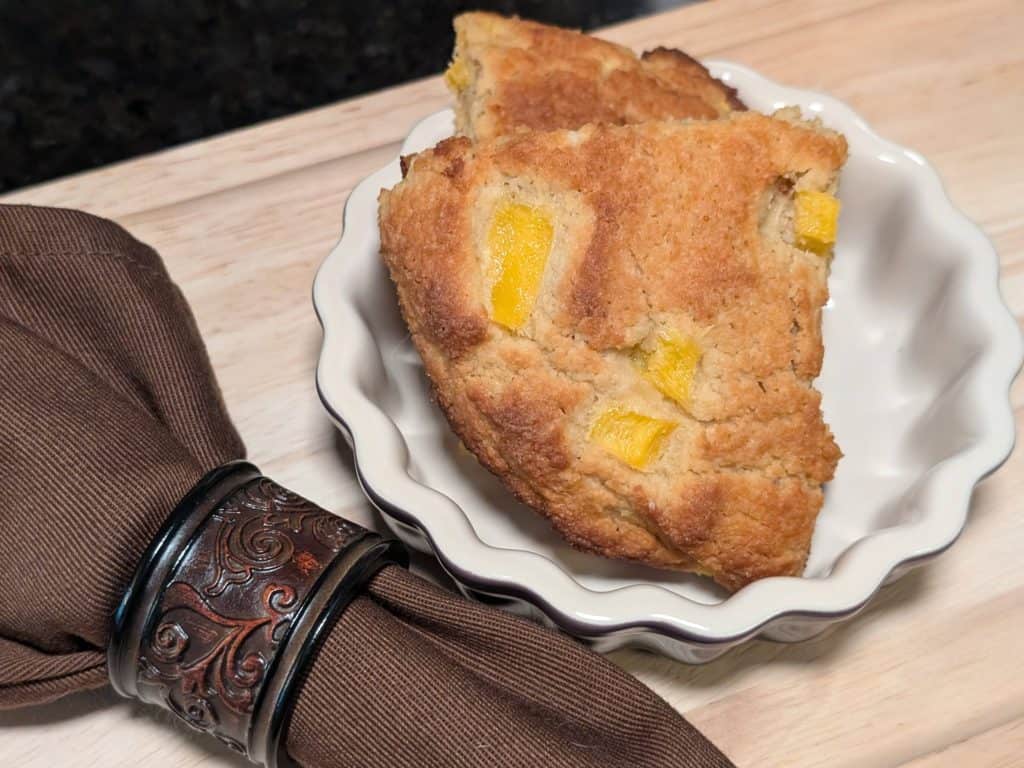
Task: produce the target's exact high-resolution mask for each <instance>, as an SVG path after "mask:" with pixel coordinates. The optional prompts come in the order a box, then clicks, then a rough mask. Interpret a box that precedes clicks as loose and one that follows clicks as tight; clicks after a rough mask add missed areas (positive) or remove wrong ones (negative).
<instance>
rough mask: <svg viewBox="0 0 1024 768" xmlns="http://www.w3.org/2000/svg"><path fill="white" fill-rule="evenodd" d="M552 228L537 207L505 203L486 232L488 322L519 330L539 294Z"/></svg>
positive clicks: (499, 208) (545, 215) (548, 220)
mask: <svg viewBox="0 0 1024 768" xmlns="http://www.w3.org/2000/svg"><path fill="white" fill-rule="evenodd" d="M554 235H555V228H554V226H553V225H552V223H551V218H550V217H549V216H548V215H547V214H545V213H544V212H543V211H541V210H540V209H538V208H534V207H531V206H529V205H523V204H522V203H511V202H506V203H503V204H501V205H499V206H498V209H497V210H496V211H495V212H494V218H493V219H491V224H490V227H489V228H488V230H487V250H488V256H489V264H488V268H489V270H490V277H491V286H492V287H491V319H492V320H494V322H496V323H500V324H501V325H503V326H505V327H506V328H508V329H509V330H512V331H515V330H518V329H519V328H521V327H522V325H523V323H525V322H526V320H527V318H529V316H530V312H531V311H532V310H533V304H534V302H535V301H536V300H537V293H538V292H539V291H540V284H541V279H542V278H543V277H544V267H545V266H546V265H547V261H548V254H549V253H550V252H551V241H552V240H553V239H554Z"/></svg>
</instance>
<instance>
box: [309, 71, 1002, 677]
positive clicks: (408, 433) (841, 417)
mask: <svg viewBox="0 0 1024 768" xmlns="http://www.w3.org/2000/svg"><path fill="white" fill-rule="evenodd" d="M708 65H709V67H710V68H711V70H712V72H713V73H714V74H715V75H716V76H717V77H720V78H722V79H723V80H725V81H727V82H729V83H730V84H732V85H733V86H735V87H737V88H738V89H739V92H740V96H741V97H742V98H743V99H744V100H745V101H746V103H747V104H748V105H749V106H750V107H751V108H753V109H758V110H761V111H768V112H770V111H772V110H773V109H776V108H778V107H781V106H784V105H792V104H796V105H799V106H800V107H801V108H802V109H803V111H804V114H805V115H818V116H820V117H821V119H822V120H823V121H824V122H825V123H826V124H827V125H829V126H831V127H833V128H835V129H838V130H840V131H842V132H843V133H844V134H845V135H846V137H847V139H848V141H849V144H850V160H849V163H848V165H847V167H846V168H845V169H844V171H843V175H842V180H841V189H840V197H841V198H842V200H843V212H842V218H841V222H840V239H839V243H838V246H837V248H836V255H835V260H834V262H833V269H832V276H831V278H830V283H829V285H830V290H831V295H832V299H831V300H830V301H829V304H828V306H827V307H826V310H825V321H824V332H825V349H826V353H825V366H824V370H823V372H822V375H821V378H820V379H819V381H818V386H819V387H820V389H821V390H822V392H823V394H824V409H825V416H826V418H827V420H828V422H829V423H830V424H831V425H832V428H833V430H834V432H835V434H836V437H837V440H838V442H839V444H840V446H841V447H842V448H843V451H844V453H845V457H844V458H843V459H842V461H841V462H840V464H839V469H838V473H837V475H836V478H835V480H834V481H833V482H832V483H831V484H830V485H829V486H828V488H827V493H826V502H825V506H824V509H823V510H822V513H821V516H820V517H819V519H818V524H817V528H816V531H815V537H814V542H813V547H812V552H811V557H810V562H809V563H808V566H807V571H806V575H805V578H802V579H797V578H771V579H765V580H762V581H759V582H756V583H754V584H751V585H750V586H748V587H746V588H745V589H743V590H741V591H740V592H738V593H736V594H734V595H731V596H729V595H727V594H725V593H724V592H722V591H721V590H719V589H718V588H716V587H715V586H714V585H713V584H712V583H711V582H710V581H708V580H706V579H702V578H699V577H695V576H691V575H686V574H674V573H666V572H661V571H656V570H653V569H649V568H645V567H642V566H637V565H631V564H627V563H621V562H613V561H607V560H603V559H600V558H598V557H595V556H591V555H585V554H581V553H578V552H575V551H574V550H571V549H570V548H569V547H568V546H566V545H565V544H563V543H562V542H561V540H560V539H559V538H558V536H557V535H556V534H554V532H553V531H551V530H550V528H549V527H548V525H547V523H546V522H544V521H543V520H541V519H540V517H539V516H537V515H535V514H533V513H532V512H530V511H529V510H527V509H525V508H523V507H522V506H521V505H520V504H518V503H517V502H516V501H515V500H514V499H513V498H512V496H511V495H510V494H509V493H507V492H506V491H505V490H504V489H503V487H502V486H501V485H500V484H499V483H498V482H497V480H495V479H494V478H493V477H491V476H490V475H489V474H488V473H487V472H486V471H485V470H483V469H482V468H481V467H479V465H477V463H476V461H475V460H474V459H473V457H472V456H470V455H469V454H468V453H467V452H466V451H465V450H464V449H463V448H462V447H461V446H460V445H459V443H458V440H457V439H456V438H455V437H454V436H453V435H452V433H451V431H450V430H449V428H448V426H447V424H446V422H445V420H444V418H443V417H442V416H441V414H440V412H439V411H438V410H437V409H436V408H435V407H434V406H433V404H432V403H431V402H430V398H429V393H428V387H427V383H426V381H425V378H424V375H423V372H422V368H421V365H420V361H419V357H418V355H417V353H416V351H415V350H414V348H413V347H412V344H411V343H410V341H409V337H408V334H407V332H406V330H405V327H404V324H403V322H402V319H401V317H400V315H399V312H398V309H397V305H396V300H395V296H394V290H393V288H392V285H391V283H390V280H389V279H388V276H387V273H386V270H385V268H384V266H383V265H382V263H381V260H380V258H379V255H378V245H379V243H378V235H377V194H378V191H379V190H380V189H381V188H382V187H390V186H392V185H394V184H395V183H397V182H398V181H399V179H400V171H399V165H398V158H395V160H394V161H393V162H391V163H390V164H389V165H388V166H387V167H385V168H383V169H381V170H380V171H379V172H377V173H375V174H373V175H372V176H370V177H369V178H367V179H366V180H364V181H363V182H362V183H361V184H360V185H359V186H358V187H356V189H355V190H353V192H352V195H351V197H350V198H349V200H348V204H347V206H346V209H345V222H344V235H343V237H342V239H341V241H340V242H339V243H338V245H337V247H336V248H335V249H334V250H333V251H332V252H331V254H330V256H328V258H327V260H326V261H325V262H324V264H323V266H322V267H321V269H320V272H319V274H318V275H317V278H316V283H315V286H314V291H313V294H314V303H315V306H316V310H317V313H318V314H319V316H320V320H321V323H322V324H323V328H324V344H323V350H322V355H321V358H320V365H319V368H318V370H317V386H318V388H319V391H320V395H321V398H322V399H323V402H324V404H325V406H326V407H327V409H328V411H329V412H330V413H331V415H332V417H333V418H334V420H335V421H336V422H337V423H338V425H339V426H340V427H341V428H342V429H343V430H344V432H345V434H346V435H347V437H348V439H349V441H350V442H351V444H352V447H353V451H354V454H355V458H356V465H357V470H358V474H359V477H360V480H361V482H362V484H363V487H364V489H365V491H366V493H367V495H368V496H369V497H370V499H371V500H372V501H373V502H374V504H375V505H376V506H377V507H378V508H379V509H380V510H381V511H382V512H383V514H384V516H385V519H386V520H387V521H388V523H389V525H390V526H391V527H392V528H393V529H394V531H395V532H396V533H397V534H398V535H399V536H400V537H401V538H402V539H404V540H405V541H406V542H407V543H408V544H410V545H411V546H413V547H415V548H417V549H420V550H424V551H432V552H433V553H434V554H435V555H436V556H437V558H438V559H439V560H440V561H441V563H442V564H443V565H444V567H445V568H446V569H447V570H448V572H449V573H450V574H451V575H452V576H453V577H454V579H455V580H456V581H457V582H458V583H459V584H460V585H461V587H462V588H463V590H464V591H465V592H466V593H467V594H469V595H471V596H474V597H477V598H480V599H486V600H488V601H490V602H497V603H500V604H503V605H505V606H507V607H510V608H512V609H514V610H518V611H520V612H525V613H530V614H532V615H534V616H536V617H538V618H541V619H544V620H546V621H548V622H550V623H552V624H555V625H557V626H560V627H562V628H563V629H565V630H567V631H568V632H571V633H572V634H575V635H577V636H579V637H581V638H584V639H587V640H589V641H591V642H592V643H593V644H594V645H595V646H596V647H597V648H598V649H599V650H609V649H612V648H616V647H620V646H622V645H627V644H630V645H642V646H645V647H648V648H651V649H654V650H658V651H660V652H663V653H666V654H668V655H670V656H673V657H676V658H679V659H682V660H685V661H690V662H700V661H707V660H709V659H711V658H714V657H715V656H717V655H719V654H720V653H722V652H723V651H724V650H726V649H727V648H729V647H731V646H733V645H735V644H737V643H739V642H742V641H743V640H745V639H747V638H750V637H752V636H754V635H757V634H763V635H765V636H767V637H770V638H773V639H776V640H785V641H796V640H802V639H806V638H808V637H811V636H813V635H814V634H816V633H818V632H820V631H821V630H822V629H823V628H824V627H825V626H827V625H828V624H830V623H832V622H835V621H837V620H840V619H842V618H845V617H848V616H851V615H852V614H854V613H855V612H856V611H858V610H859V609H860V608H861V607H863V606H864V605H865V603H866V602H867V601H868V600H869V598H870V597H871V596H872V595H873V594H874V593H875V592H876V591H877V590H878V588H879V587H880V586H882V585H883V584H884V583H886V582H888V581H892V580H893V579H895V578H897V577H898V576H900V575H901V574H903V573H904V572H906V571H907V570H908V569H910V568H911V567H913V566H914V565H916V564H918V563H920V562H922V561H923V560H925V559H927V558H929V557H932V556H934V555H936V554H938V553H939V552H941V551H943V550H944V549H946V548H947V547H948V546H950V544H952V543H953V541H954V540H955V539H956V538H957V535H958V534H959V533H960V530H961V528H962V527H963V525H964V524H965V522H966V519H967V511H968V506H969V504H970V498H971V491H972V489H973V488H974V486H975V484H976V483H977V482H978V480H980V479H981V478H982V477H983V476H984V475H985V474H987V473H988V472H990V471H992V470H993V469H994V468H996V467H997V466H998V465H999V464H1000V463H1001V462H1002V461H1003V460H1004V459H1005V458H1006V456H1007V455H1008V454H1009V452H1010V450H1011V448H1012V445H1013V440H1014V426H1013V418H1012V413H1011V409H1010V406H1009V402H1008V388H1009V385H1010V382H1011V380H1012V378H1013V376H1014V374H1015V373H1016V371H1017V370H1018V368H1019V367H1020V363H1021V339H1020V335H1019V333H1018V330H1017V326H1016V323H1015V322H1014V321H1013V319H1012V317H1011V315H1010V313H1009V311H1008V310H1007V308H1006V307H1005V305H1004V304H1003V302H1002V299H1001V297H1000V295H999V289H998V283H997V278H998V260H997V257H996V254H995V252H994V250H993V248H992V246H991V245H990V243H989V242H988V240H987V239H986V238H985V236H984V235H983V234H982V233H981V232H980V231H979V230H978V228H977V227H976V226H975V225H974V224H972V223H971V222H970V221H969V220H968V219H967V218H965V217H964V216H963V214H961V213H959V212H958V211H957V210H956V209H954V208H953V206H952V204H951V203H950V201H949V200H948V198H947V197H946V195H945V193H944V192H943V189H942V185H941V183H940V181H939V179H938V177H937V175H936V174H935V172H934V171H933V170H932V169H931V167H930V166H929V165H928V164H927V163H926V162H925V161H924V160H923V159H922V158H921V157H920V156H919V155H917V154H915V153H913V152H911V151H908V150H906V149H904V148H902V147H899V146H897V145H895V144H893V143H891V142H889V141H886V140H885V139H882V138H881V137H879V136H878V135H876V134H875V133H874V132H873V131H872V130H871V129H870V128H869V127H868V126H867V125H866V124H865V122H864V121H863V120H862V119H861V118H860V117H858V116H857V115H856V114H855V113H854V112H853V111H852V110H851V109H850V108H849V107H847V106H845V105H844V104H842V103H841V102H839V101H837V100H835V99H833V98H830V97H827V96H823V95H820V94H817V93H812V92H809V91H802V90H796V89H793V88H787V87H784V86H781V85H779V84H777V83H774V82H772V81H770V80H767V79H765V78H764V77H761V76H760V75H758V74H756V73H755V72H752V71H751V70H749V69H745V68H743V67H740V66H737V65H735V64H731V63H728V62H709V63H708ZM451 132H452V113H451V111H450V110H445V111H443V112H439V113H437V114H434V115H431V116H429V117H427V118H426V119H425V120H423V121H422V122H421V123H419V124H418V125H417V126H416V127H415V128H414V129H413V131H412V133H410V135H409V137H408V139H407V140H406V142H405V145H404V146H403V148H402V154H409V153H411V152H415V151H419V150H421V149H424V148H426V147H429V146H432V145H433V144H435V143H436V142H437V141H438V140H440V139H442V138H444V137H446V136H448V135H450V134H451Z"/></svg>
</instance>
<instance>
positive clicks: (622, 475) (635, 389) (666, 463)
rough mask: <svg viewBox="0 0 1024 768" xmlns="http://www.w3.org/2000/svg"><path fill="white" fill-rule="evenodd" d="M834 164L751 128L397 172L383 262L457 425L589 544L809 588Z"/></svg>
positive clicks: (814, 139) (825, 140)
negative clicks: (800, 579)
mask: <svg viewBox="0 0 1024 768" xmlns="http://www.w3.org/2000/svg"><path fill="white" fill-rule="evenodd" d="M845 158H846V142H845V140H844V139H843V137H842V136H840V135H838V134H835V133H832V132H830V131H827V130H825V129H823V128H822V127H821V126H820V125H818V124H816V123H806V122H801V121H800V120H799V115H797V114H790V113H780V114H779V115H778V116H777V117H775V118H771V117H766V116H764V115H760V114H756V113H752V112H737V113H735V114H734V115H733V116H732V117H731V118H727V119H723V120H716V121H706V122H705V121H689V122H660V123H643V124H637V125H629V126H594V125H590V126H587V127H585V128H583V129H581V130H579V131H575V132H570V131H556V132H550V133H534V132H526V133H521V134H517V135H514V136H510V137H506V138H505V139H499V140H495V141H483V142H477V143H472V142H470V141H469V140H468V139H466V138H453V139H448V140H446V141H443V142H441V143H440V144H439V145H437V146H436V147H435V148H434V149H432V150H429V151H426V152H423V153H421V154H418V155H416V156H414V157H412V158H406V159H405V160H404V162H403V168H404V170H405V178H404V180H403V181H402V182H401V183H400V184H398V185H397V186H396V187H395V188H394V189H392V190H390V191H387V190H385V191H383V192H382V193H381V198H380V204H381V207H380V229H381V243H382V254H383V257H384V259H385V260H386V262H387V265H388V267H389V269H390V272H391V276H392V278H393V280H394V282H395V284H396V286H397V289H398V297H399V299H400V303H401V308H402V312H403V314H404V316H405V319H406V322H407V323H408V326H409V329H410V331H411V333H412V338H413V341H414V342H415V344H416V347H417V348H418V350H419V352H420V354H421V356H422V358H423V362H424V364H425V367H426V371H427V374H428V375H429V377H430V379H431V381H432V383H433V386H434V390H435V394H436V398H437V402H438V403H439V405H440V407H441V408H442V410H443V411H444V413H445V414H446V415H447V418H448V420H449V421H450V423H451V425H452V427H453V428H454V430H455V431H456V432H457V433H458V435H459V436H460V437H461V439H462V440H463V442H464V443H465V444H466V446H467V447H468V448H469V449H470V450H471V451H472V452H473V453H474V454H475V455H476V456H477V458H478V459H479V460H480V462H481V463H482V464H483V465H484V466H485V467H487V468H488V469H490V470H491V471H492V472H493V473H495V474H496V475H498V476H499V477H500V478H502V480H503V481H504V482H505V483H506V484H507V486H508V487H509V488H510V489H511V490H512V491H513V492H514V493H515V494H516V495H517V496H518V497H519V498H520V499H522V500H523V501H524V502H526V503H527V504H529V505H530V506H532V507H534V508H535V509H537V510H539V511H540V512H542V513H543V514H544V515H546V516H547V517H548V518H549V519H550V521H551V523H552V524H553V525H554V527H555V528H556V529H557V530H558V531H559V532H560V533H561V534H562V535H563V536H564V537H565V538H566V539H567V540H568V541H569V542H570V543H571V544H573V545H575V546H576V547H579V548H581V549H584V550H589V551H592V552H596V553H599V554H602V555H607V556H611V557H617V558H628V559H631V560H637V561H641V562H644V563H648V564H650V565H654V566H660V567H665V568H675V569H683V570H689V571H696V572H699V573H703V574H707V575H710V576H711V577H713V578H714V579H715V580H716V581H718V582H719V583H720V584H722V585H724V586H725V587H727V588H728V589H732V590H735V589H738V588H740V587H742V586H743V585H744V584H747V583H749V582H750V581H752V580H754V579H758V578H762V577H765V576H772V575H781V574H790V575H796V574H800V573H801V572H802V570H803V567H804V563H805V560H806V558H807V554H808V549H809V547H810V541H811V534H812V530H813V527H814V521H815V517H816V516H817V513H818V511H819V509H820V508H821V505H822V484H823V483H825V482H826V481H828V480H829V479H830V478H831V477H832V473H833V471H834V469H835V466H836V462H837V461H838V458H839V455H840V453H839V449H838V448H837V447H836V444H835V442H834V441H833V439H832V435H831V433H830V431H829V429H828V427H827V426H826V425H825V423H824V421H823V419H822V414H821V407H820V401H821V398H820V395H819V394H818V392H817V391H815V389H814V388H813V387H812V384H811V382H812V380H813V379H814V378H815V377H816V376H817V375H818V371H819V369H820V366H821V362H822V339H821V307H822V305H823V304H824V303H825V301H826V299H827V297H828V289H827V286H826V279H827V275H828V269H829V261H830V258H831V255H830V253H831V246H832V243H833V241H834V239H835V231H836V218H837V213H838V202H837V200H836V199H835V197H833V193H834V191H835V187H836V180H837V174H838V171H839V168H840V166H841V165H842V164H843V162H844V161H845Z"/></svg>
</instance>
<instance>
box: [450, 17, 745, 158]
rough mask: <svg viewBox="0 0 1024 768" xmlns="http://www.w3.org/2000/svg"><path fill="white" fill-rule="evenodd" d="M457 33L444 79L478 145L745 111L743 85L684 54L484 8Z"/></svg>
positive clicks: (460, 120)
mask: <svg viewBox="0 0 1024 768" xmlns="http://www.w3.org/2000/svg"><path fill="white" fill-rule="evenodd" d="M455 33H456V37H455V51H454V53H453V56H452V63H451V66H450V67H449V68H448V71H447V72H446V73H445V80H446V81H447V82H448V85H449V86H450V87H451V89H452V90H453V91H454V92H455V95H456V127H457V129H458V132H459V133H460V134H462V135H464V136H468V137H470V138H472V139H489V138H493V137H495V136H501V135H504V134H506V133H511V132H513V131H516V130H519V129H527V130H539V131H550V130H557V129H561V128H573V129H574V128H581V127H582V126H584V125H586V124H587V123H610V124H617V125H621V124H625V123H640V122H646V121H648V120H667V119H671V118H702V119H713V118H718V117H721V116H723V115H726V114H728V113H729V112H731V111H732V110H735V109H743V103H742V102H741V101H740V100H739V99H738V98H736V93H735V91H734V89H732V88H730V87H728V86H727V85H725V84H724V83H722V82H720V81H718V80H716V79H715V78H713V77H712V76H711V75H710V73H709V72H708V71H707V69H705V68H704V66H703V65H702V64H701V63H700V62H699V61H697V60H696V59H693V58H690V57H689V56H687V55H686V54H685V53H683V52H682V51H676V50H670V49H667V48H658V49H657V50H654V51H648V52H647V53H645V54H644V55H643V56H642V57H641V58H639V59H638V58H637V57H636V55H635V54H634V53H633V52H632V51H631V50H629V49H628V48H624V47H622V46H619V45H615V44H614V43H609V42H606V41H604V40H599V39H597V38H595V37H589V36H588V35H584V34H582V33H580V32H576V31H573V30H568V29H560V28H558V27H552V26H547V25H545V24H538V23H537V22H533V21H524V20H522V19H518V18H505V17H503V16H498V15H495V14H491V13H482V12H474V13H464V14H462V15H461V16H458V17H456V19H455Z"/></svg>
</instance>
